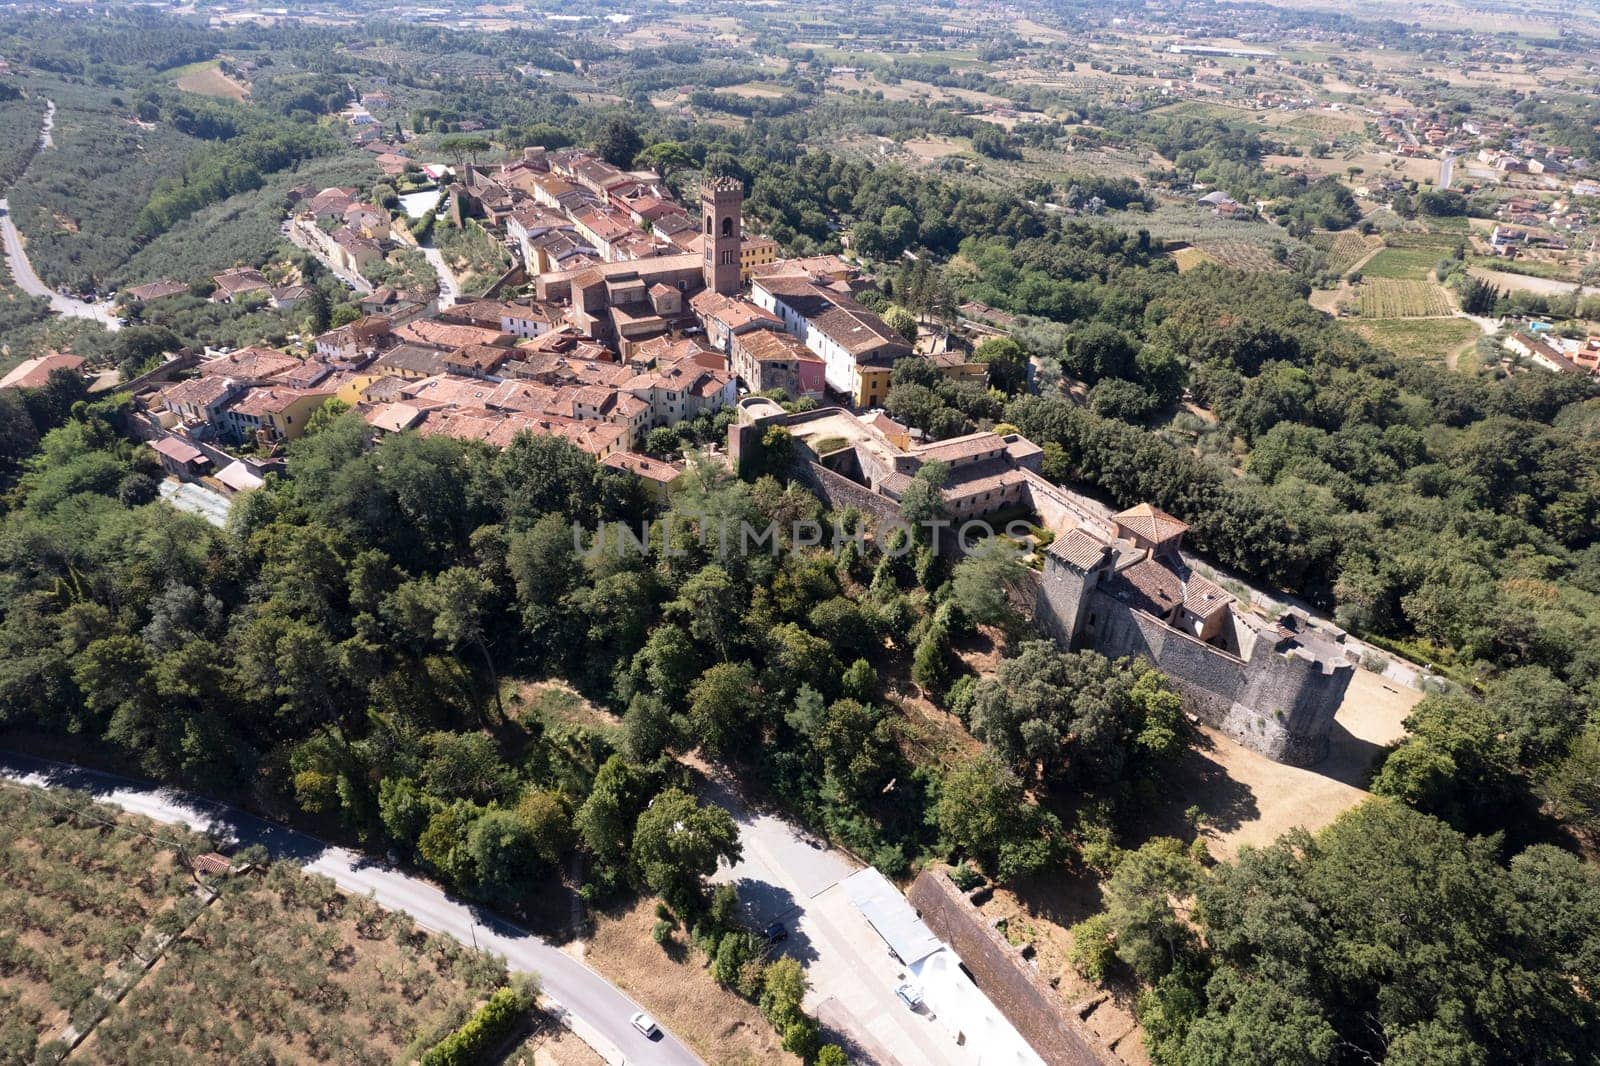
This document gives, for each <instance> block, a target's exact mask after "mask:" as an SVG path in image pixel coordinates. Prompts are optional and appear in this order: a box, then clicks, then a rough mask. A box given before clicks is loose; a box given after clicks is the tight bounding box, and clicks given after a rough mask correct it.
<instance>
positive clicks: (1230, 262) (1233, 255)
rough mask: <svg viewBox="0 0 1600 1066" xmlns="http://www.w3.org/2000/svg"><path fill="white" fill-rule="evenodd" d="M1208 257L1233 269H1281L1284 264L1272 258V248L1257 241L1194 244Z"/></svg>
mask: <svg viewBox="0 0 1600 1066" xmlns="http://www.w3.org/2000/svg"><path fill="white" fill-rule="evenodd" d="M1196 247H1197V248H1198V249H1199V250H1200V252H1201V253H1202V254H1203V255H1205V256H1206V257H1207V258H1208V259H1211V260H1213V261H1214V262H1218V263H1221V264H1222V265H1223V266H1225V267H1229V268H1231V269H1233V270H1255V271H1265V270H1283V269H1285V268H1284V265H1283V264H1282V263H1280V262H1279V261H1278V260H1277V259H1275V258H1273V255H1272V250H1271V249H1270V248H1265V247H1263V246H1262V245H1261V244H1260V243H1259V242H1257V241H1244V240H1239V241H1234V240H1225V241H1208V242H1206V243H1204V244H1199V245H1196Z"/></svg>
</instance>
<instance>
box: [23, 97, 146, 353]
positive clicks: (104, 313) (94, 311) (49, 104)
mask: <svg viewBox="0 0 1600 1066" xmlns="http://www.w3.org/2000/svg"><path fill="white" fill-rule="evenodd" d="M44 105H45V106H44V122H43V123H42V124H41V125H40V127H39V151H38V153H36V154H35V155H34V157H33V161H32V162H31V163H29V164H28V165H29V168H30V169H31V168H32V167H34V166H37V165H38V163H39V156H41V155H43V154H44V150H45V149H47V148H54V147H55V144H56V141H55V128H56V102H55V101H54V100H46V101H45V102H44ZM0 245H3V247H4V250H5V259H6V269H7V270H8V271H10V273H11V280H12V282H14V283H15V284H16V286H17V288H19V289H21V290H22V291H23V292H25V293H27V294H28V295H29V296H42V297H44V298H45V299H47V300H49V301H50V310H52V311H54V312H55V313H56V314H58V315H62V316H64V317H67V318H87V319H90V320H91V321H94V322H98V323H100V324H101V325H102V326H104V327H105V328H106V329H108V330H111V331H112V332H115V331H117V330H119V329H121V328H122V326H121V323H119V322H118V321H117V313H116V309H115V308H114V307H113V306H112V304H111V301H110V300H102V301H101V302H99V303H84V302H83V301H82V300H78V299H75V298H73V297H71V296H63V295H62V294H61V293H59V292H56V291H55V290H54V289H52V288H50V286H48V285H46V284H45V283H44V282H43V281H41V280H40V279H39V275H38V274H36V273H34V269H33V264H32V263H30V262H28V253H27V251H26V249H24V248H23V246H22V234H21V233H20V232H19V231H18V230H17V225H16V223H15V222H13V221H12V220H11V205H10V204H9V203H8V202H7V201H6V200H5V199H4V198H0Z"/></svg>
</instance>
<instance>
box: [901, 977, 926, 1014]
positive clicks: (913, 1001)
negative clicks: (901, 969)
mask: <svg viewBox="0 0 1600 1066" xmlns="http://www.w3.org/2000/svg"><path fill="white" fill-rule="evenodd" d="M894 994H895V995H897V996H899V997H900V1002H901V1003H904V1004H905V1005H906V1006H907V1007H910V1008H911V1009H912V1010H917V1009H918V1008H920V1007H921V1006H922V989H920V988H918V987H917V986H916V985H913V984H910V983H909V982H908V983H906V984H903V985H901V986H900V987H899V988H897V989H895V990H894Z"/></svg>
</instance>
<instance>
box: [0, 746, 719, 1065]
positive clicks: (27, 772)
mask: <svg viewBox="0 0 1600 1066" xmlns="http://www.w3.org/2000/svg"><path fill="white" fill-rule="evenodd" d="M0 778H5V779H8V780H11V781H17V782H20V783H22V784H26V785H33V786H35V787H38V788H72V789H77V790H79V791H82V792H87V793H90V794H91V795H92V796H94V798H95V799H96V800H98V801H99V802H101V803H109V804H111V805H113V806H116V807H121V808H122V809H123V810H126V811H131V812H133V813H135V814H142V815H144V816H145V817H146V818H150V819H151V820H153V821H157V822H164V823H168V824H177V823H181V824H185V825H188V826H190V827H192V828H194V829H197V830H201V831H204V832H208V833H212V834H214V835H217V836H221V837H224V838H226V839H230V840H233V841H236V842H237V843H238V844H239V845H241V846H248V845H251V844H260V845H262V846H264V847H265V848H266V849H267V850H268V851H269V852H271V853H272V855H273V856H274V857H275V858H279V859H287V860H289V861H291V862H295V863H298V864H299V865H301V866H303V867H304V868H305V869H306V870H308V871H310V872H311V873H315V874H321V875H322V876H324V877H327V878H330V879H332V880H333V882H334V883H335V884H337V885H338V886H339V888H340V889H342V890H343V891H345V892H349V893H351V894H354V895H363V896H368V897H370V898H371V899H372V900H373V901H374V902H376V903H377V904H378V905H379V906H381V907H384V908H386V909H388V910H395V911H404V912H405V913H407V914H409V915H411V916H412V917H413V918H414V919H416V921H417V924H418V925H420V926H422V927H423V928H424V929H428V930H430V931H432V932H435V933H442V934H444V935H446V936H450V937H454V938H455V939H456V940H459V941H460V942H461V943H463V944H469V945H471V946H473V947H477V948H481V949H483V950H485V951H490V952H493V953H494V954H496V955H500V956H502V957H504V958H505V960H506V965H507V966H508V967H509V968H510V969H512V970H514V971H519V972H523V973H536V974H538V975H539V979H540V982H541V984H542V986H543V989H544V995H545V998H546V999H547V1000H548V1001H550V1002H552V1003H553V1004H554V1008H555V1009H556V1011H557V1012H558V1013H560V1014H563V1015H565V1017H566V1021H567V1024H568V1025H569V1026H570V1027H571V1029H572V1031H573V1032H574V1033H576V1034H577V1035H578V1036H579V1037H581V1038H582V1039H583V1041H584V1042H585V1043H587V1044H588V1045H589V1046H590V1047H592V1048H594V1050H595V1052H596V1053H597V1054H598V1055H600V1057H601V1058H603V1059H605V1060H606V1061H607V1062H608V1063H610V1064H612V1066H658V1064H659V1066H699V1064H700V1059H699V1058H697V1057H696V1056H695V1055H694V1053H693V1052H691V1051H689V1050H688V1049H687V1048H685V1047H684V1046H683V1045H682V1044H680V1043H679V1042H678V1041H677V1040H676V1039H675V1038H674V1037H673V1036H672V1035H671V1034H670V1033H667V1032H665V1031H663V1032H662V1033H661V1035H660V1036H659V1037H658V1038H657V1039H655V1040H648V1039H646V1038H645V1037H644V1036H643V1035H642V1034H640V1033H639V1032H637V1031H636V1030H635V1029H634V1028H633V1026H632V1025H630V1024H629V1022H628V1019H629V1018H630V1017H632V1016H633V1014H634V1012H635V1011H637V1010H639V1009H640V1008H639V1006H638V1005H637V1004H636V1003H634V1002H633V1001H632V1000H631V999H629V998H628V997H627V996H625V995H623V994H622V993H621V992H620V991H618V990H617V989H616V988H615V987H613V986H612V985H611V984H609V983H608V982H607V981H606V980H605V979H604V978H603V977H601V976H600V975H599V974H597V973H595V972H594V971H593V970H591V969H589V968H588V967H587V966H585V965H583V963H581V962H579V961H578V960H577V959H574V958H573V957H572V956H570V955H568V954H566V953H565V952H563V951H561V950H560V949H559V948H557V947H555V946H554V945H551V944H548V943H546V942H545V941H543V940H540V939H539V938H538V937H536V936H534V935H533V934H532V933H529V932H528V931H527V930H524V929H520V928H518V927H517V926H515V925H512V924H511V923H510V922H507V921H504V920H502V919H500V918H498V917H496V916H495V915H493V914H490V913H489V912H487V911H485V910H483V909H481V908H479V907H476V906H474V905H472V904H468V903H463V902H461V901H460V900H457V899H455V898H453V897H451V896H449V895H447V894H446V893H445V892H444V891H443V890H442V889H440V888H439V887H438V886H436V885H433V884H430V883H429V882H427V881H424V880H422V879H421V878H418V877H412V876H410V875H408V874H405V873H403V872H401V871H400V870H397V869H395V868H394V867H392V866H389V865H386V864H384V863H381V862H378V861H376V860H374V859H372V858H371V857H369V856H366V855H363V854H361V853H359V852H355V851H351V850H349V849H347V848H340V847H335V846H333V845H331V844H328V843H326V842H325V841H322V840H319V839H317V838H316V837H314V836H311V835H309V834H307V833H302V832H299V831H298V830H295V829H290V828H288V827H287V826H283V825H279V824H277V823H276V822H269V821H267V820H266V819H264V818H258V817H256V816H255V815H253V814H249V813H247V812H246V811H243V810H240V809H239V808H237V807H231V806H229V805H227V804H225V803H220V802H217V801H215V800H208V799H205V798H203V797H200V796H196V795H193V794H190V793H186V792H181V791H178V790H176V789H169V788H164V787H162V786H160V785H155V784H151V783H149V782H144V781H135V780H132V779H130V778H125V777H119V776H117V775H115V774H108V773H103V772H101V771H98V770H88V769H84V768H82V767H77V766H68V765H65V764H63V763H57V762H50V761H48V760H45V759H36V758H34V757H32V756H28V755H21V754H18V753H14V752H9V751H3V750H0Z"/></svg>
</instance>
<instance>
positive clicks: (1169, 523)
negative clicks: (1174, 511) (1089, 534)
mask: <svg viewBox="0 0 1600 1066" xmlns="http://www.w3.org/2000/svg"><path fill="white" fill-rule="evenodd" d="M1111 518H1112V521H1114V522H1116V523H1117V524H1118V525H1120V526H1123V527H1124V528H1126V529H1131V530H1133V532H1135V533H1137V534H1138V535H1139V536H1141V537H1143V538H1144V539H1145V540H1148V541H1150V542H1152V543H1154V544H1160V543H1162V542H1163V541H1167V540H1171V539H1172V538H1173V537H1176V536H1180V535H1182V534H1183V533H1184V532H1185V531H1187V530H1188V528H1189V527H1188V525H1187V524H1186V523H1184V522H1183V521H1182V520H1181V519H1177V518H1174V517H1172V516H1171V515H1169V514H1168V513H1167V512H1165V511H1163V510H1161V508H1159V507H1156V506H1153V505H1152V504H1148V503H1141V504H1139V505H1137V506H1135V507H1130V508H1128V509H1127V510H1126V511H1123V512H1121V513H1120V514H1116V515H1112V516H1111Z"/></svg>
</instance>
